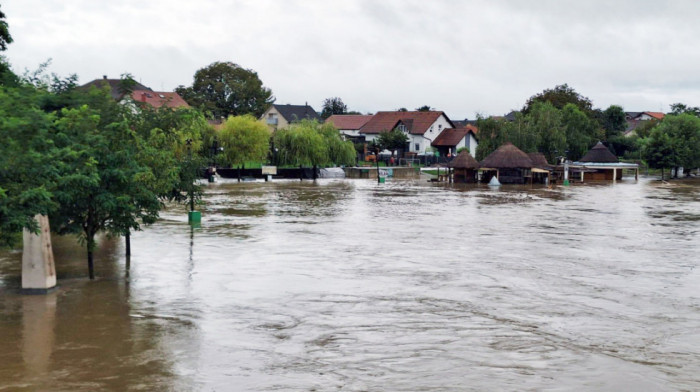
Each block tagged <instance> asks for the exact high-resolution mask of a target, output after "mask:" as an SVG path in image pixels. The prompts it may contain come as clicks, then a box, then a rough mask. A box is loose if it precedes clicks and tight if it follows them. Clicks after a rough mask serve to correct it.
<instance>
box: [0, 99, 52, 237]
mask: <svg viewBox="0 0 700 392" xmlns="http://www.w3.org/2000/svg"><path fill="white" fill-rule="evenodd" d="M41 95H42V94H41V92H40V91H37V90H36V89H34V88H32V87H31V86H22V87H13V88H8V87H0V140H2V143H0V246H10V245H13V244H14V242H15V241H16V240H17V239H18V237H17V234H18V233H19V232H21V230H22V229H24V228H28V229H31V230H36V229H37V226H36V223H35V221H34V216H35V215H36V214H42V215H46V214H48V213H49V212H50V211H51V210H52V209H53V208H55V207H56V204H55V203H54V201H53V194H52V193H51V184H52V183H53V182H54V181H55V180H56V177H57V175H58V173H57V169H56V165H55V160H54V157H53V153H54V147H53V143H52V140H51V138H50V130H51V123H52V117H51V116H50V115H49V114H47V113H45V112H44V111H43V110H42V109H41V107H40V102H41V99H42V97H41Z"/></svg>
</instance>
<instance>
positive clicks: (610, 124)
mask: <svg viewBox="0 0 700 392" xmlns="http://www.w3.org/2000/svg"><path fill="white" fill-rule="evenodd" d="M602 125H603V129H604V130H605V139H606V140H610V139H613V138H615V137H617V136H621V135H622V133H623V132H625V129H627V120H626V119H625V111H624V110H623V109H622V107H620V106H617V105H610V106H609V107H608V108H607V109H605V111H604V112H603V124H602Z"/></svg>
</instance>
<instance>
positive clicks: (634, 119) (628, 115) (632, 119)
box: [625, 112, 666, 137]
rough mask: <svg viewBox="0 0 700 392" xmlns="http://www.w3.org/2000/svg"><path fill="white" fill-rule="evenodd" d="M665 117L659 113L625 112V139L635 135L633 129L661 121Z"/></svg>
mask: <svg viewBox="0 0 700 392" xmlns="http://www.w3.org/2000/svg"><path fill="white" fill-rule="evenodd" d="M665 116H666V115H665V114H664V113H661V112H625V120H626V121H627V129H626V130H625V137H631V136H633V135H636V134H637V133H636V132H635V129H637V127H639V126H640V125H643V124H645V123H646V122H648V121H661V120H663V119H664V117H665Z"/></svg>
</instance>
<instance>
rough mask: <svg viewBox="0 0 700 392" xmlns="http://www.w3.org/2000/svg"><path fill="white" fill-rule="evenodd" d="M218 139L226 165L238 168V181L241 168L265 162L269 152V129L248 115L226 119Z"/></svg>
mask: <svg viewBox="0 0 700 392" xmlns="http://www.w3.org/2000/svg"><path fill="white" fill-rule="evenodd" d="M218 138H219V142H220V144H221V147H223V149H224V151H223V158H224V160H225V161H226V163H227V164H229V165H231V167H238V168H239V172H238V173H239V180H240V167H241V166H244V165H245V164H246V162H263V161H265V159H266V158H267V154H268V152H269V151H270V129H269V128H268V127H267V125H266V124H265V123H264V122H262V121H260V120H258V119H256V118H255V117H253V116H252V115H249V114H246V115H244V116H231V117H229V118H228V119H226V121H224V123H223V125H222V127H221V131H220V132H219V136H218Z"/></svg>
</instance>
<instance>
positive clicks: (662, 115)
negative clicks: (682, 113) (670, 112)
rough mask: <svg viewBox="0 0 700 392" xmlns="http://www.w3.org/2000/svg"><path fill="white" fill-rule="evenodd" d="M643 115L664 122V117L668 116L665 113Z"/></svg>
mask: <svg viewBox="0 0 700 392" xmlns="http://www.w3.org/2000/svg"><path fill="white" fill-rule="evenodd" d="M643 114H646V115H648V116H649V117H652V118H655V119H657V120H663V119H664V116H666V115H665V114H664V113H661V112H644V113H643Z"/></svg>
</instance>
